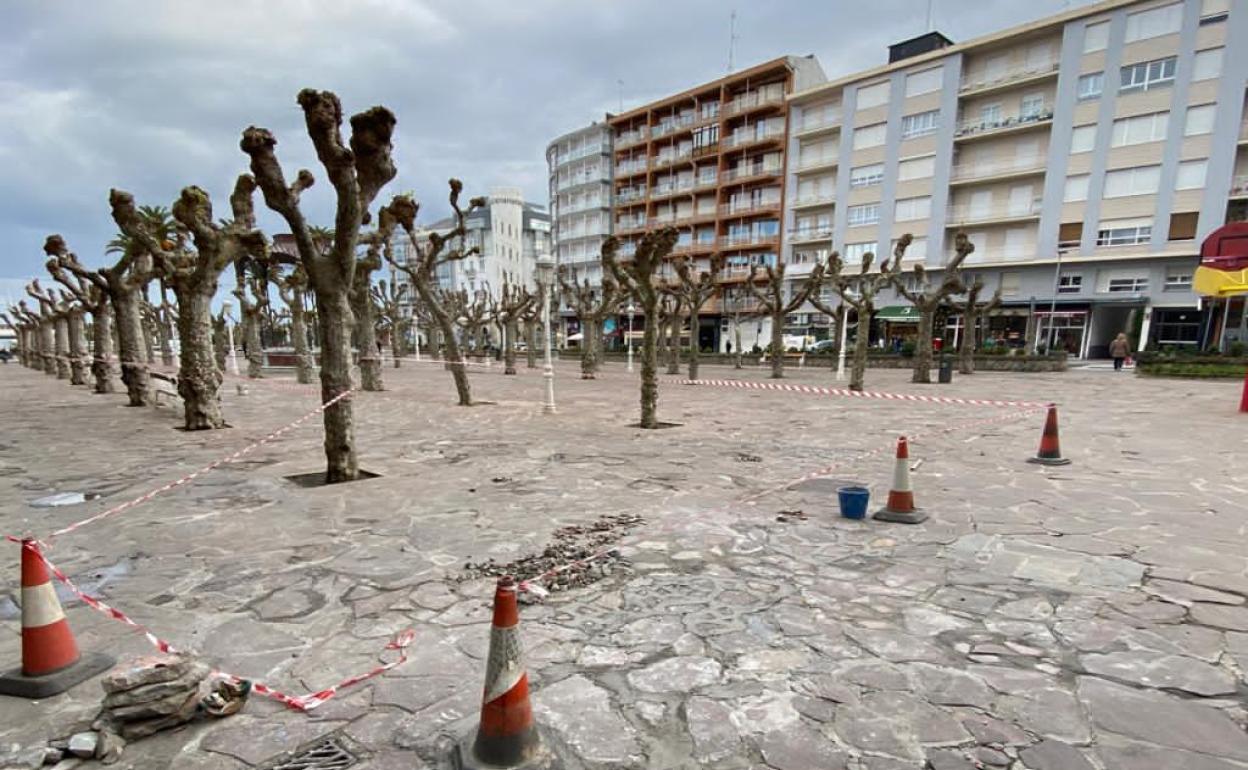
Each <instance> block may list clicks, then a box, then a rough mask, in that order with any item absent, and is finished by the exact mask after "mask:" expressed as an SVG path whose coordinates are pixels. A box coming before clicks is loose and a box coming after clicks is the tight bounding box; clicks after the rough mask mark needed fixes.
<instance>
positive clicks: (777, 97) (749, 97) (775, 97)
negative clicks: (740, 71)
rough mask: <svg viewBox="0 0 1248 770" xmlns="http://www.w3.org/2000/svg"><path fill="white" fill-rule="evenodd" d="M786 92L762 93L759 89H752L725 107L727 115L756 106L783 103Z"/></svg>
mask: <svg viewBox="0 0 1248 770" xmlns="http://www.w3.org/2000/svg"><path fill="white" fill-rule="evenodd" d="M783 103H784V94H760V93H759V92H758V91H752V92H750V93H748V94H741V95H740V96H738V97H736V98H735V99H733V100H732V101H730V102H728V104H727V106H726V107H724V114H725V115H735V114H737V113H738V112H744V111H746V110H752V109H754V108H755V107H766V106H768V105H771V104H783Z"/></svg>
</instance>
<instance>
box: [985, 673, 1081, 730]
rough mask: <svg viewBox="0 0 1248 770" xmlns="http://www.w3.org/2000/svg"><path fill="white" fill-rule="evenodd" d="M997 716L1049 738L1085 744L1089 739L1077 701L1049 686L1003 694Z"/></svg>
mask: <svg viewBox="0 0 1248 770" xmlns="http://www.w3.org/2000/svg"><path fill="white" fill-rule="evenodd" d="M996 710H997V713H998V714H999V715H1000V716H1004V717H1006V718H1008V719H1011V720H1012V721H1014V722H1017V723H1018V724H1019V725H1021V726H1023V727H1024V728H1026V729H1028V730H1030V731H1031V732H1034V733H1038V734H1040V735H1044V736H1047V737H1050V738H1058V739H1060V740H1064V741H1069V742H1071V743H1085V742H1087V741H1088V740H1090V739H1091V735H1090V733H1089V731H1088V725H1087V721H1086V719H1085V718H1084V716H1083V710H1082V709H1081V708H1080V707H1079V701H1078V700H1077V699H1076V698H1075V696H1074V695H1073V694H1071V693H1069V692H1067V691H1065V690H1058V689H1055V688H1053V687H1052V686H1048V687H1045V688H1042V689H1036V690H1030V691H1023V692H1019V693H1018V694H1016V695H1006V696H1002V697H1001V698H998V700H997V709H996Z"/></svg>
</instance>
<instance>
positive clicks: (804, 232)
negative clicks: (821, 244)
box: [789, 225, 832, 243]
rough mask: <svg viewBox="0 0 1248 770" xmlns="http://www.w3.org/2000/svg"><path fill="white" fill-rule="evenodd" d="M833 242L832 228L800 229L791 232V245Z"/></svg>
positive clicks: (828, 226) (829, 226)
mask: <svg viewBox="0 0 1248 770" xmlns="http://www.w3.org/2000/svg"><path fill="white" fill-rule="evenodd" d="M829 240H832V226H831V225H827V226H825V227H798V228H795V229H793V230H790V231H789V243H810V242H814V241H829Z"/></svg>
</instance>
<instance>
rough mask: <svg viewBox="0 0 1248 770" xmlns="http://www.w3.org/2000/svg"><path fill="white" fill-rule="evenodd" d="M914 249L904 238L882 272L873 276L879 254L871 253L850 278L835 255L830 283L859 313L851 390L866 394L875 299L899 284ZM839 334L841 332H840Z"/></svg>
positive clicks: (882, 264) (851, 371)
mask: <svg viewBox="0 0 1248 770" xmlns="http://www.w3.org/2000/svg"><path fill="white" fill-rule="evenodd" d="M909 246H910V236H909V235H903V236H902V237H901V238H900V239H898V241H897V246H896V247H895V248H894V250H893V259H892V260H889V259H885V260H884V261H883V262H881V263H880V269H879V271H878V272H874V273H873V272H871V264H872V263H873V262H874V261H875V254H873V253H871V252H867V253H866V254H863V255H862V267H861V268H860V269H859V271H858V273H857V274H856V275H847V274H846V273H845V271H844V263H843V262H842V261H841V256H840V255H839V254H837V253H836V252H832V257H831V259H829V266H828V270H827V280H828V282H829V283H831V285H832V289H833V290H834V291H835V292H836V293H837V294H839V295H840V296H841V303H842V304H844V305H847V306H848V307H852V308H853V309H854V310H856V311H857V312H858V334H857V336H856V337H855V339H854V362H853V366H852V367H851V368H850V374H849V389H850V390H862V382H863V379H864V377H865V376H866V372H867V349H868V348H869V346H870V337H871V318H872V316H874V315H875V297H876V295H877V294H879V292H880V291H881V290H882V289H884V288H886V287H888V286H892V285H893V284H894V283H895V282H896V278H897V274H898V271H899V270H900V269H901V260H902V257H904V256H905V254H906V249H907V248H908V247H909ZM838 331H839V330H838Z"/></svg>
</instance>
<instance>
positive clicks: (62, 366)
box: [52, 313, 69, 380]
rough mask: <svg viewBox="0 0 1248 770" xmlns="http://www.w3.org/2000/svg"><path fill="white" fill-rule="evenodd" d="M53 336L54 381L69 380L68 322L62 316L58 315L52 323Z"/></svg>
mask: <svg viewBox="0 0 1248 770" xmlns="http://www.w3.org/2000/svg"><path fill="white" fill-rule="evenodd" d="M52 329H53V335H54V337H55V339H56V379H58V380H68V379H69V322H68V321H66V320H65V316H64V314H61V313H58V314H57V315H56V316H55V317H54V319H53V321H52Z"/></svg>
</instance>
